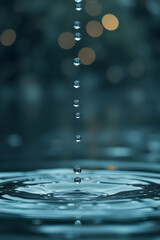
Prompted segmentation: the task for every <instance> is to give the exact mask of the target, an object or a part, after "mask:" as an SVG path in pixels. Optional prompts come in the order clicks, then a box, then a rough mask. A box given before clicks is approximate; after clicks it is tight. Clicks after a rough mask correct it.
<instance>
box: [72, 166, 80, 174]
mask: <svg viewBox="0 0 160 240" xmlns="http://www.w3.org/2000/svg"><path fill="white" fill-rule="evenodd" d="M81 171H82V169H81V167H80V166H74V168H73V172H74V173H75V174H80V173H81Z"/></svg>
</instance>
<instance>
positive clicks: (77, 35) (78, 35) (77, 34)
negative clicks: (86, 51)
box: [74, 33, 82, 42]
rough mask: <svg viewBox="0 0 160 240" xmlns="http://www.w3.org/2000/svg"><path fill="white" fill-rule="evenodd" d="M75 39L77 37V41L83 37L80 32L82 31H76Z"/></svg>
mask: <svg viewBox="0 0 160 240" xmlns="http://www.w3.org/2000/svg"><path fill="white" fill-rule="evenodd" d="M74 39H75V40H76V41H77V42H78V41H80V40H81V39H82V36H81V34H80V33H75V35H74Z"/></svg>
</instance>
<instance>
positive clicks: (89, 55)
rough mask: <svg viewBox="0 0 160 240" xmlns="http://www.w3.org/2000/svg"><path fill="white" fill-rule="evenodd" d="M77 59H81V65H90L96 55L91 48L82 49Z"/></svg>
mask: <svg viewBox="0 0 160 240" xmlns="http://www.w3.org/2000/svg"><path fill="white" fill-rule="evenodd" d="M78 57H79V58H80V59H81V63H82V64H84V65H90V64H92V63H93V62H94V61H95V58H96V54H95V52H94V51H93V49H91V48H88V47H86V48H82V49H81V50H80V51H79V53H78Z"/></svg>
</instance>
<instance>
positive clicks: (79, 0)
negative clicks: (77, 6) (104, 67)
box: [74, 0, 83, 3]
mask: <svg viewBox="0 0 160 240" xmlns="http://www.w3.org/2000/svg"><path fill="white" fill-rule="evenodd" d="M74 1H75V2H76V3H80V2H82V1H83V0H74Z"/></svg>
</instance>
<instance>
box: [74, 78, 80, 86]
mask: <svg viewBox="0 0 160 240" xmlns="http://www.w3.org/2000/svg"><path fill="white" fill-rule="evenodd" d="M73 87H74V88H80V81H78V80H75V81H74V84H73Z"/></svg>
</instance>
